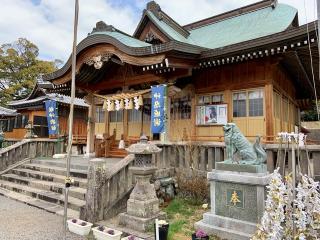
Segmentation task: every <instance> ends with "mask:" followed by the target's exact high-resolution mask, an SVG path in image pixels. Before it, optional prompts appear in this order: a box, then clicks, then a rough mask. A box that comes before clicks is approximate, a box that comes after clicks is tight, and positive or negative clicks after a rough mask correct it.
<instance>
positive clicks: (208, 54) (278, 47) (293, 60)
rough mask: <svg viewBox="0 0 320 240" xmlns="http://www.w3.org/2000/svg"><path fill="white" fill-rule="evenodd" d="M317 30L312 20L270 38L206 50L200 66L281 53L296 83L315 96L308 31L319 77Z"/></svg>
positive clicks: (316, 72) (279, 54) (319, 85)
mask: <svg viewBox="0 0 320 240" xmlns="http://www.w3.org/2000/svg"><path fill="white" fill-rule="evenodd" d="M316 29H317V24H316V22H311V23H308V24H305V25H303V26H300V27H297V28H291V29H289V30H287V31H284V32H280V33H276V34H272V35H269V36H266V37H262V38H258V39H254V40H250V41H246V42H242V43H238V44H234V45H230V46H227V47H224V48H219V49H212V50H209V51H204V52H202V54H201V57H200V58H201V60H200V62H199V66H198V67H197V69H201V68H207V67H216V66H219V65H225V64H232V63H236V62H241V61H244V60H250V59H254V58H260V57H266V56H276V55H278V56H279V59H280V63H281V64H283V65H284V66H287V67H286V69H287V71H288V72H289V74H290V75H291V76H292V78H293V79H295V82H296V84H297V85H298V84H300V85H301V83H303V85H302V86H303V87H305V88H306V89H307V90H306V91H307V92H308V94H309V96H313V95H314V90H313V81H312V77H313V76H312V72H311V63H310V55H309V54H310V53H309V40H308V34H307V31H308V33H309V38H310V46H311V52H312V53H313V54H312V58H314V60H313V69H314V75H315V76H318V74H319V73H318V66H319V65H318V64H319V56H318V46H317V36H316ZM297 74H298V76H297ZM315 82H316V88H317V92H318V95H320V83H319V81H315ZM298 86H299V85H298ZM310 94H311V95H310ZM306 95H307V94H304V95H303V96H306ZM303 96H302V97H303Z"/></svg>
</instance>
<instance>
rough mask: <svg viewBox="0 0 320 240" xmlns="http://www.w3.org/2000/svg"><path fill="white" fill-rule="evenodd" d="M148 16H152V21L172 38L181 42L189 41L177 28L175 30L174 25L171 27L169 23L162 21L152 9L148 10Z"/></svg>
mask: <svg viewBox="0 0 320 240" xmlns="http://www.w3.org/2000/svg"><path fill="white" fill-rule="evenodd" d="M147 15H148V17H150V18H151V20H152V22H153V23H154V24H155V25H156V26H157V27H158V28H159V29H160V30H161V31H162V32H164V33H166V34H167V35H169V36H170V37H171V38H172V39H174V40H177V41H179V42H188V40H187V39H186V38H185V37H184V36H182V35H181V34H180V33H178V32H177V31H176V30H174V29H173V28H172V27H170V26H169V25H168V24H166V23H165V22H163V21H160V20H159V19H158V18H157V17H156V16H155V15H154V14H153V13H152V12H151V11H149V10H147Z"/></svg>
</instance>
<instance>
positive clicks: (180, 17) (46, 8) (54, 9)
mask: <svg viewBox="0 0 320 240" xmlns="http://www.w3.org/2000/svg"><path fill="white" fill-rule="evenodd" d="M79 1H80V16H79V32H78V42H79V41H81V40H82V39H83V38H85V37H86V35H87V34H88V32H91V30H92V28H93V27H94V26H95V23H96V22H97V21H100V20H103V21H105V22H106V23H107V24H112V25H114V26H115V27H116V28H119V29H120V30H122V31H125V32H127V33H129V34H132V33H133V32H134V30H135V28H136V26H137V24H138V22H139V20H140V17H141V15H142V11H143V9H144V8H145V6H146V3H147V2H148V1H147V0H79ZM256 1H257V0H241V1H240V0H223V1H221V0H157V3H159V4H160V6H161V8H162V10H163V11H165V12H166V13H167V14H169V15H170V16H171V17H172V18H173V19H175V20H176V21H177V22H178V23H180V24H181V25H184V24H187V23H190V22H194V21H197V20H200V19H203V18H207V17H210V16H213V15H216V14H220V13H223V12H225V11H229V10H232V9H235V8H238V7H242V6H245V5H248V4H251V3H254V2H256ZM279 2H280V3H286V4H290V5H292V6H294V7H296V8H297V9H298V11H299V20H300V24H303V23H305V22H306V21H308V22H309V21H312V20H313V19H314V18H315V9H316V8H315V2H316V0H279ZM0 4H1V8H0V16H1V17H0V32H1V34H0V44H3V43H10V42H13V41H15V40H16V39H18V38H19V37H25V38H27V39H29V40H31V41H32V42H34V43H35V44H36V45H37V46H38V47H39V49H40V58H43V59H48V60H53V59H61V60H62V61H66V60H67V58H68V57H69V55H70V52H71V47H72V27H73V14H74V9H73V7H74V6H73V5H74V1H73V0H0ZM305 8H306V11H305ZM306 16H307V19H306Z"/></svg>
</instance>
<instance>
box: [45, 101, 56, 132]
mask: <svg viewBox="0 0 320 240" xmlns="http://www.w3.org/2000/svg"><path fill="white" fill-rule="evenodd" d="M45 105H46V112H47V120H48V129H49V135H58V134H59V124H58V111H57V102H56V101H54V100H48V101H45Z"/></svg>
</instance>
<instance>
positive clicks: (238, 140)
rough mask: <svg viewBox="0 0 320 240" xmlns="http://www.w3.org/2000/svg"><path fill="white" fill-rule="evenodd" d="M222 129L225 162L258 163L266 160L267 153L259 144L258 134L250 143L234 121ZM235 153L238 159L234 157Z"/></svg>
mask: <svg viewBox="0 0 320 240" xmlns="http://www.w3.org/2000/svg"><path fill="white" fill-rule="evenodd" d="M223 131H224V141H225V144H226V154H227V158H226V159H225V162H226V163H233V162H238V163H240V164H252V165H259V164H263V163H265V162H266V159H267V154H266V152H265V151H264V149H263V148H262V146H261V144H260V137H259V136H258V137H257V139H256V141H255V143H254V144H253V145H252V144H251V143H250V142H249V141H248V140H247V139H246V138H245V136H244V135H243V134H242V133H241V132H240V129H239V128H238V127H237V125H236V124H234V123H227V124H226V125H225V126H224V127H223ZM237 153H238V156H239V157H238V158H240V159H235V155H236V154H237Z"/></svg>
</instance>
